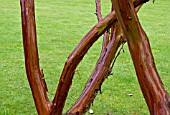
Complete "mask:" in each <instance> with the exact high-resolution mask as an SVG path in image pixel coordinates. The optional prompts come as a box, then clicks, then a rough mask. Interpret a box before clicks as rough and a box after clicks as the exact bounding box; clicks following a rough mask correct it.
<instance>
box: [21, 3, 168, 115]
mask: <svg viewBox="0 0 170 115" xmlns="http://www.w3.org/2000/svg"><path fill="white" fill-rule="evenodd" d="M147 1H148V0H133V3H131V2H129V1H128V0H127V1H126V0H119V1H118V0H112V3H114V5H113V6H112V12H111V13H110V14H108V15H107V16H106V17H105V18H104V19H102V15H101V11H100V0H96V14H97V17H98V21H99V22H98V24H96V25H95V26H94V27H93V28H92V29H91V30H90V31H89V32H88V33H87V34H86V35H85V36H84V38H83V39H82V40H81V41H80V43H79V44H78V46H77V47H76V48H75V49H74V51H73V52H72V53H71V54H70V55H69V57H68V60H67V61H66V63H65V66H64V68H63V71H62V74H61V77H60V81H59V85H58V87H57V90H56V94H55V97H54V99H53V101H52V102H50V101H49V100H48V97H47V94H46V93H47V91H48V89H47V86H46V82H45V79H44V73H43V71H42V70H40V65H39V58H38V48H37V37H36V23H35V13H34V0H20V4H21V15H22V33H23V45H24V54H25V67H26V73H27V78H28V81H29V84H30V87H31V90H32V95H33V98H34V102H35V106H36V109H37V112H38V114H39V115H44V114H45V115H61V114H62V111H63V108H64V104H65V101H66V98H67V95H68V92H69V89H70V86H71V84H72V79H73V76H74V73H75V69H76V67H77V65H78V64H79V63H80V61H81V60H82V59H83V57H84V55H85V54H86V53H87V51H88V50H89V48H90V47H91V46H92V45H93V43H94V42H95V41H96V40H97V39H98V38H99V37H100V36H101V35H102V34H104V33H105V35H104V39H103V44H102V51H101V55H100V57H99V60H98V62H97V64H96V67H95V69H94V71H93V73H92V75H91V77H90V78H89V80H88V82H87V84H86V86H85V89H84V91H83V92H82V94H81V96H80V98H79V100H78V101H77V102H76V103H75V105H73V107H72V108H70V110H69V111H68V112H67V114H84V113H85V112H86V111H87V109H88V108H89V107H90V105H91V103H92V102H93V100H94V98H95V97H96V95H97V92H98V90H101V85H102V83H103V82H104V80H105V78H106V77H108V75H109V74H110V72H111V68H110V64H111V63H112V61H113V59H114V57H115V53H116V51H117V49H118V47H119V45H120V44H121V43H122V42H124V41H126V40H125V39H123V40H122V37H121V35H122V34H121V31H120V26H119V24H116V23H117V18H116V14H115V11H113V10H114V9H116V13H117V17H118V19H119V22H120V24H121V27H122V29H123V31H124V35H125V36H126V37H127V41H128V45H129V50H130V52H131V55H132V59H133V61H134V65H135V69H136V73H137V76H138V80H139V83H140V86H141V89H142V92H143V94H144V97H145V99H146V102H147V104H148V107H149V109H150V112H151V114H156V113H160V114H168V113H169V106H170V98H169V95H168V94H167V92H166V91H165V90H164V87H163V84H162V82H161V80H160V78H159V75H158V73H157V70H156V67H155V65H154V61H153V56H152V53H151V50H150V46H149V42H148V39H147V36H146V34H145V32H144V31H143V29H142V28H141V26H140V23H139V21H138V19H137V16H136V13H135V11H134V6H135V7H137V6H139V5H140V4H143V3H145V2H147ZM119 2H121V5H120V4H118V3H119ZM119 8H120V9H121V11H122V12H120V10H118V9H119ZM126 8H127V9H128V10H127V9H126ZM126 10H127V11H126ZM122 13H123V14H125V15H122ZM110 28H111V35H110V34H109V33H108V32H106V31H108V30H109V29H110ZM134 38H135V39H134ZM136 55H139V56H138V57H136ZM143 81H145V82H143ZM153 105H154V106H153Z"/></svg>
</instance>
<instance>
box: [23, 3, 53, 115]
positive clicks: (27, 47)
mask: <svg viewBox="0 0 170 115" xmlns="http://www.w3.org/2000/svg"><path fill="white" fill-rule="evenodd" d="M21 10H22V31H23V43H24V52H25V66H26V73H27V77H28V80H29V83H30V87H31V90H32V94H33V97H34V102H35V105H36V108H37V112H38V114H39V115H43V114H46V115H49V113H50V111H51V110H50V106H51V103H50V102H49V100H48V97H47V94H46V91H47V89H46V84H45V80H44V78H43V73H42V71H41V70H40V66H39V59H38V49H37V41H36V24H35V16H34V0H21Z"/></svg>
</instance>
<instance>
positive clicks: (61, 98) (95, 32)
mask: <svg viewBox="0 0 170 115" xmlns="http://www.w3.org/2000/svg"><path fill="white" fill-rule="evenodd" d="M115 22H117V19H116V15H115V12H112V13H110V14H109V15H108V16H106V18H104V19H103V20H102V21H100V22H99V23H98V24H97V25H96V26H94V27H93V28H92V29H91V30H90V31H89V32H88V33H87V34H86V35H85V36H84V38H83V39H82V40H81V41H80V43H79V44H78V46H77V47H76V48H75V49H74V51H73V52H72V53H71V54H70V56H69V57H68V60H67V62H66V63H65V66H64V69H63V72H62V75H61V77H60V81H59V85H58V88H57V91H56V95H55V97H54V100H53V106H52V111H53V112H52V114H57V115H58V114H62V110H63V107H64V104H65V100H66V97H67V95H68V91H69V88H70V85H71V84H72V79H73V75H74V72H75V69H76V67H77V65H78V64H79V63H80V61H81V60H82V58H83V57H84V55H85V54H86V53H87V51H88V49H89V48H90V47H91V46H92V45H93V43H94V42H95V41H96V40H97V39H98V38H99V37H100V36H101V35H102V34H103V33H104V32H105V31H106V30H107V29H108V28H110V27H111V26H112V25H114V24H115Z"/></svg>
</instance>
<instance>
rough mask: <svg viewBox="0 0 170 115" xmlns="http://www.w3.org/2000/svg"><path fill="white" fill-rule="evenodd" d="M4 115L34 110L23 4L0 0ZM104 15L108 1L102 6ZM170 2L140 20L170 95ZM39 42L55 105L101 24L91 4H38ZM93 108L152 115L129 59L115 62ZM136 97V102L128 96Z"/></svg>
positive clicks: (53, 0) (82, 78)
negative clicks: (74, 56)
mask: <svg viewBox="0 0 170 115" xmlns="http://www.w3.org/2000/svg"><path fill="white" fill-rule="evenodd" d="M0 2H1V5H0V70H1V71H0V76H1V77H0V115H22V114H24V115H35V114H36V109H35V106H34V102H33V98H32V95H31V91H30V88H29V84H28V81H27V78H26V74H25V66H24V55H23V46H22V36H21V17H20V5H19V0H13V1H11V0H0ZM102 5H103V6H102V9H103V10H104V11H103V13H104V14H103V15H104V16H105V15H106V14H107V13H108V12H109V11H110V1H108V0H102ZM169 6H170V1H169V0H161V1H160V0H156V2H155V4H152V2H149V3H147V4H146V5H144V6H143V7H142V9H141V10H140V12H139V18H140V20H141V23H142V25H143V28H144V30H145V31H146V33H147V34H148V37H149V39H150V42H151V47H152V51H153V54H154V57H155V63H156V65H157V69H158V71H159V73H160V76H161V78H162V80H163V82H164V85H165V88H166V89H167V91H168V92H170V77H169V75H170V74H169V71H168V70H169V68H170V61H169V59H170V55H169V50H170V47H169V44H170V28H169V26H170V22H169V19H170V15H169V12H170V9H169ZM35 8H36V21H37V36H38V47H39V56H40V63H41V68H43V69H44V73H45V78H46V81H47V85H48V88H49V93H48V95H49V97H50V100H52V98H53V96H54V93H55V90H56V87H57V84H58V79H59V76H60V74H61V71H62V68H63V66H64V63H65V61H66V60H67V57H68V55H69V54H70V52H71V51H72V50H73V49H74V48H75V47H76V45H77V44H78V42H79V41H80V40H81V38H82V37H83V36H84V35H85V34H86V33H87V32H88V31H89V30H90V29H91V28H92V27H93V25H94V24H96V23H97V18H96V16H95V15H94V12H95V3H94V1H93V0H86V1H82V0H73V1H72V2H70V0H48V2H47V1H46V0H35ZM101 43H102V38H100V39H99V40H98V41H97V42H96V43H95V44H94V45H93V47H92V48H91V49H90V51H89V52H88V54H87V55H86V56H85V58H84V59H83V60H82V62H81V63H80V65H79V66H78V68H77V72H76V74H75V77H74V80H73V85H72V88H71V90H70V92H69V96H68V99H67V102H66V106H65V109H64V112H66V111H67V110H68V108H69V107H71V105H72V104H74V102H75V101H76V99H77V98H78V97H79V95H80V93H81V91H82V89H83V88H84V84H85V83H86V81H87V79H88V77H89V76H90V74H91V72H92V70H93V67H94V65H95V63H96V60H97V58H98V56H99V54H100V49H101ZM102 92H103V93H102V95H100V94H99V95H98V96H97V97H96V99H95V101H94V103H93V106H91V109H93V110H94V112H95V115H106V114H107V113H112V114H114V115H120V114H121V115H122V114H125V115H147V114H149V112H148V109H147V106H146V104H145V101H144V98H143V96H142V93H141V91H140V87H139V85H138V82H137V78H136V75H135V71H134V67H133V64H132V61H131V58H130V54H129V51H128V48H127V45H125V53H121V55H120V56H119V58H118V59H117V61H116V63H115V66H114V69H113V76H110V77H109V79H106V81H105V82H104V84H103V86H102ZM129 93H131V94H133V96H132V97H129V96H127V94H129Z"/></svg>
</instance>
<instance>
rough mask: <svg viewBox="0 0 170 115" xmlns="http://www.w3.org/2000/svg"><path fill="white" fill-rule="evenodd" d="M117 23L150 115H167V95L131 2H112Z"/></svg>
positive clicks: (168, 111)
mask: <svg viewBox="0 0 170 115" xmlns="http://www.w3.org/2000/svg"><path fill="white" fill-rule="evenodd" d="M112 2H113V5H114V8H115V11H116V15H117V18H118V21H119V23H120V25H121V27H122V30H123V32H124V35H125V36H126V39H127V43H128V46H129V50H130V53H131V57H132V60H133V63H134V67H135V70H136V74H137V77H138V81H139V84H140V87H141V90H142V92H143V95H144V98H145V100H146V103H147V105H148V108H149V110H150V113H151V114H152V115H169V114H170V104H169V95H168V93H167V92H166V91H165V90H164V86H163V83H162V81H161V79H160V77H159V74H158V72H157V69H156V67H155V63H154V58H153V55H152V52H151V49H150V45H149V41H148V38H147V36H146V33H145V32H144V30H143V29H142V27H141V25H140V23H139V20H138V17H137V15H136V13H135V10H134V5H133V4H132V1H131V0H112Z"/></svg>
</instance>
